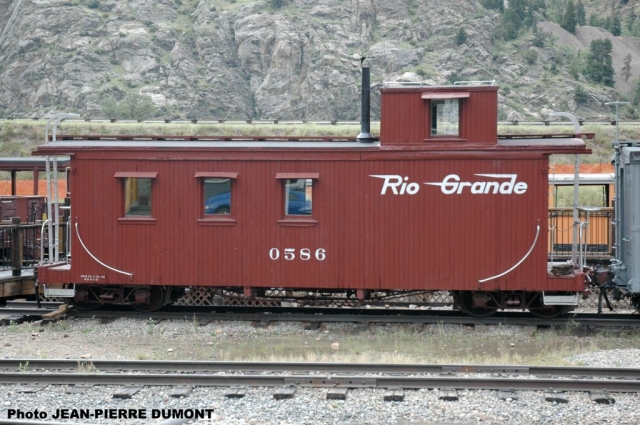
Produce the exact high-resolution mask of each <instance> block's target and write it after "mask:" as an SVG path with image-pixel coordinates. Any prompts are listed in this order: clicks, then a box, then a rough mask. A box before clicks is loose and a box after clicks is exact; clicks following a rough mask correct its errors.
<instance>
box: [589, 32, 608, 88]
mask: <svg viewBox="0 0 640 425" xmlns="http://www.w3.org/2000/svg"><path fill="white" fill-rule="evenodd" d="M611 49H612V45H611V40H608V39H606V38H603V39H600V40H593V41H592V42H591V44H590V45H589V54H588V55H587V66H586V69H585V76H586V77H587V78H588V79H589V80H591V81H593V82H595V83H601V84H604V85H606V86H610V87H613V83H614V80H613V76H614V70H613V65H612V63H611Z"/></svg>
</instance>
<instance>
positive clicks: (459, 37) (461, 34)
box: [456, 27, 467, 46]
mask: <svg viewBox="0 0 640 425" xmlns="http://www.w3.org/2000/svg"><path fill="white" fill-rule="evenodd" d="M466 41H467V32H466V31H465V30H464V27H460V29H459V30H458V33H457V34H456V46H460V45H462V44H464V43H465V42H466Z"/></svg>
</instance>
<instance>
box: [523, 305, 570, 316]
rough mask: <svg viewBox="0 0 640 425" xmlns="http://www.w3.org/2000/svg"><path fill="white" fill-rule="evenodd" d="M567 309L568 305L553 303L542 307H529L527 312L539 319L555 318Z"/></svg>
mask: <svg viewBox="0 0 640 425" xmlns="http://www.w3.org/2000/svg"><path fill="white" fill-rule="evenodd" d="M568 311H569V306H566V305H554V306H548V307H544V308H530V309H529V312H530V313H531V314H533V315H534V316H536V317H538V318H540V319H555V318H556V317H560V316H562V315H563V314H565V313H567V312H568Z"/></svg>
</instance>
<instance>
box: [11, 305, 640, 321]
mask: <svg viewBox="0 0 640 425" xmlns="http://www.w3.org/2000/svg"><path fill="white" fill-rule="evenodd" d="M60 305H61V304H60V303H42V307H43V308H41V309H38V308H36V307H35V303H34V302H29V301H19V302H13V301H9V302H7V306H6V307H3V308H0V316H4V318H0V324H4V325H7V324H10V323H19V322H21V321H28V320H39V319H40V318H42V316H43V315H44V314H47V313H51V312H54V311H55V309H56V308H58V307H59V306H60ZM61 316H68V317H77V318H102V319H115V318H141V319H145V320H147V319H150V318H151V319H153V320H198V321H199V322H200V323H206V322H207V321H254V322H310V323H317V324H319V323H322V322H325V323H327V322H351V323H413V324H459V325H468V326H473V325H519V326H560V327H562V326H571V327H579V326H601V327H637V326H640V316H639V315H638V314H620V313H608V314H601V315H598V314H592V313H575V314H570V315H567V316H564V317H561V318H557V319H539V318H536V317H533V316H531V315H529V314H528V313H524V312H523V313H514V312H500V313H497V314H495V315H494V316H491V317H486V318H477V317H470V316H466V315H464V314H462V313H459V312H457V311H452V310H420V309H383V308H378V309H366V308H365V309H355V308H324V307H323V308H284V307H237V306H217V307H211V306H206V307H199V306H198V307H196V306H181V307H175V306H173V307H172V306H170V307H166V308H164V309H163V310H161V311H155V312H152V313H143V312H139V311H134V310H129V309H120V310H116V309H101V310H91V311H78V310H73V309H71V310H67V311H64V312H59V314H52V315H51V317H52V318H59V317H61Z"/></svg>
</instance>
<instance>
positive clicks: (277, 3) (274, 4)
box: [267, 0, 284, 9]
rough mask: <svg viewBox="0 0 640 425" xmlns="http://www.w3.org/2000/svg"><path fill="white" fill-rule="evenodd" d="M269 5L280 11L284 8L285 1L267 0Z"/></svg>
mask: <svg viewBox="0 0 640 425" xmlns="http://www.w3.org/2000/svg"><path fill="white" fill-rule="evenodd" d="M267 3H269V6H271V7H273V8H274V9H280V8H281V7H282V6H284V0H267Z"/></svg>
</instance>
